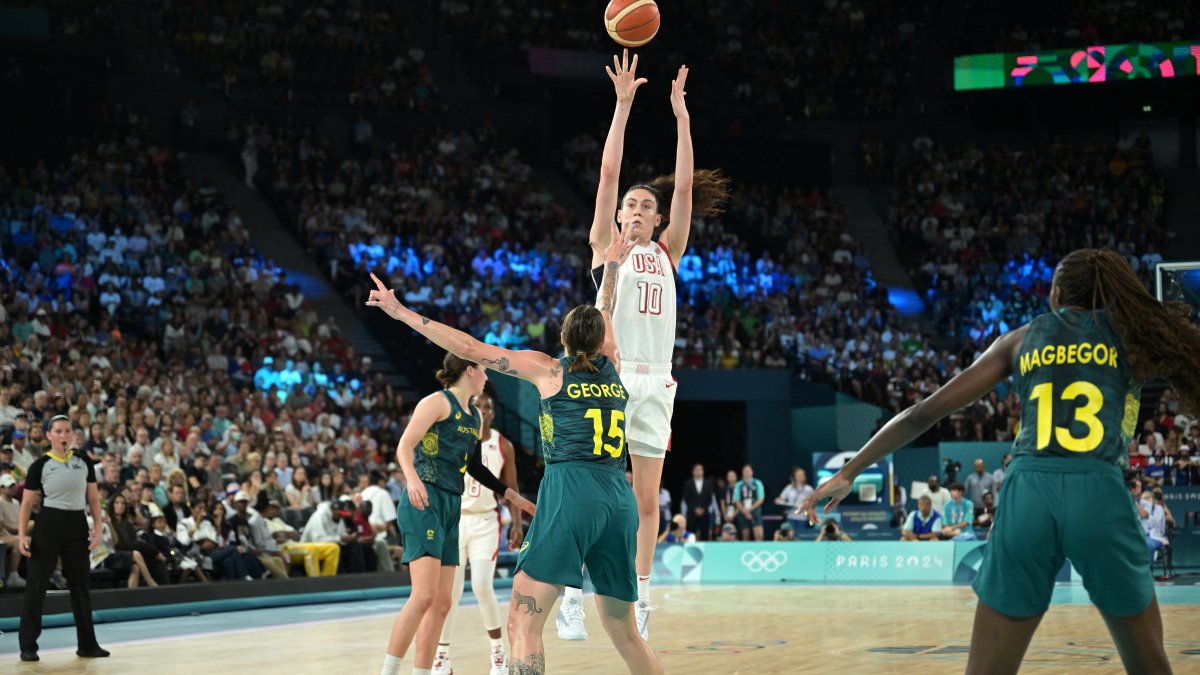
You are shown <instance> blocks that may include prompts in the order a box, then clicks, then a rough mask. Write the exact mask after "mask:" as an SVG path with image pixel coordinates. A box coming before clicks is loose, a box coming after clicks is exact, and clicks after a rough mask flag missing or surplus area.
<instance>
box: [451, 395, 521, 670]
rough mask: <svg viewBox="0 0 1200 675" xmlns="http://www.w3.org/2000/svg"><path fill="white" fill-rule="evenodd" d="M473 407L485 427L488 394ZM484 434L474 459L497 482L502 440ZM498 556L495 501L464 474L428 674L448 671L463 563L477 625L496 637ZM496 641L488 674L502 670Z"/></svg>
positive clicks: (489, 413) (489, 407)
mask: <svg viewBox="0 0 1200 675" xmlns="http://www.w3.org/2000/svg"><path fill="white" fill-rule="evenodd" d="M477 405H479V409H480V412H481V413H482V414H483V415H484V427H485V428H486V427H490V425H491V420H492V416H494V414H495V413H494V408H493V404H492V401H491V398H490V396H487V395H486V394H485V395H484V396H482V397H480V399H479V402H478V404H477ZM487 431H488V433H487V435H486V438H483V439H482V440H481V441H480V446H481V448H480V459H481V460H482V461H483V465H484V466H486V467H487V468H488V470H489V471H491V472H492V474H494V475H495V476H496V477H497V478H500V477H501V471H502V470H503V469H504V448H503V447H502V445H501V444H502V443H507V441H505V440H504V437H503V436H501V435H500V432H499V431H496V430H495V429H488V430H487ZM499 553H500V505H499V504H498V503H497V501H496V494H495V493H494V492H492V491H491V490H489V489H487V488H486V487H484V486H483V485H481V484H480V483H479V481H477V480H475V479H474V478H472V477H471V476H470V475H469V474H468V475H467V476H466V478H465V479H464V491H463V496H462V512H461V515H460V516H459V521H458V568H457V569H455V570H454V588H453V591H452V597H451V600H450V613H449V614H447V615H446V622H445V623H444V624H443V625H442V637H441V640H439V641H438V650H437V652H436V653H435V655H434V661H433V673H434V675H447V674H449V673H451V672H453V670H452V668H451V666H450V633H451V631H452V629H453V627H454V617H455V614H457V613H458V602H459V600H461V599H462V594H463V584H464V582H465V581H466V569H467V563H468V562H470V564H471V590H472V592H474V593H475V598H476V599H477V600H478V601H479V611H480V613H481V614H482V615H483V627H484V628H485V629H486V630H488V631H489V632H494V633H495V634H496V635H497V636H498V635H499V634H500V603H499V602H498V601H497V599H496V591H495V589H494V588H493V578H494V577H495V573H496V556H497V555H498V554H499ZM498 640H499V638H494V639H493V641H492V654H491V670H490V673H491V674H492V675H502V674H503V673H507V672H508V665H507V659H506V656H505V653H504V651H503V648H502V647H498V646H497V643H498Z"/></svg>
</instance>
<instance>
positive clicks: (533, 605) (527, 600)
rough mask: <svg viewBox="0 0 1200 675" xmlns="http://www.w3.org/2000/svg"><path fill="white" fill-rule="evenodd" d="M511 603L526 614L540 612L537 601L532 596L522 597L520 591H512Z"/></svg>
mask: <svg viewBox="0 0 1200 675" xmlns="http://www.w3.org/2000/svg"><path fill="white" fill-rule="evenodd" d="M513 602H515V603H517V608H518V609H524V610H525V613H526V614H541V613H542V610H541V608H539V607H538V606H537V600H536V599H534V597H533V596H532V595H524V594H522V593H521V592H520V591H513Z"/></svg>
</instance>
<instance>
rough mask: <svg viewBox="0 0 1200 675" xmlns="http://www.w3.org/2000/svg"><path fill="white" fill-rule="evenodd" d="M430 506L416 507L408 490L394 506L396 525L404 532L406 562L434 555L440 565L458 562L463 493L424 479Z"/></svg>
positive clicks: (401, 532) (402, 533)
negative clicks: (409, 498)
mask: <svg viewBox="0 0 1200 675" xmlns="http://www.w3.org/2000/svg"><path fill="white" fill-rule="evenodd" d="M425 492H426V493H428V494H429V506H426V507H425V509H424V510H423V511H421V510H417V508H416V507H414V506H413V505H412V504H410V503H409V501H408V491H407V490H405V492H404V496H402V497H401V498H400V504H399V505H398V506H397V507H396V526H397V527H398V528H399V529H400V534H401V535H403V536H404V558H403V561H404V562H405V563H410V562H412V561H414V560H416V559H417V558H421V557H423V556H427V555H428V556H433V557H434V558H437V559H438V560H441V561H442V565H457V564H458V520H459V510H460V509H461V505H462V495H455V494H450V493H449V492H446V491H445V490H442V489H441V488H436V487H433V486H432V485H429V484H428V483H426V485H425Z"/></svg>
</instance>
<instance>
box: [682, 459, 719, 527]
mask: <svg viewBox="0 0 1200 675" xmlns="http://www.w3.org/2000/svg"><path fill="white" fill-rule="evenodd" d="M680 494H681V495H682V497H680V500H679V511H680V513H682V514H684V516H685V527H686V529H688V530H690V531H692V532H695V533H696V536H697V538H699V539H700V541H708V540H709V538H711V537H712V529H713V525H712V511H713V509H714V505H715V504H716V490H715V489H714V488H713V482H712V479H711V478H706V477H705V476H704V465H703V464H699V463H697V464H695V465H694V466H692V477H691V479H690V480H688V481H686V482H685V483H684V484H683V490H682V491H681V492H680Z"/></svg>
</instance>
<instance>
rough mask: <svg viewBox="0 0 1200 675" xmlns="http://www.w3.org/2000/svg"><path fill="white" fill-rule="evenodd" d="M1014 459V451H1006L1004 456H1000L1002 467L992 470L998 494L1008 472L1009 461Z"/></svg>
mask: <svg viewBox="0 0 1200 675" xmlns="http://www.w3.org/2000/svg"><path fill="white" fill-rule="evenodd" d="M1011 461H1012V453H1011V452H1006V453H1004V457H1002V458H1000V468H998V469H996V470H995V471H993V472H992V480H994V481H995V483H996V489H995V490H994V492H995V493H996V494H999V493H1000V484H1001V483H1003V482H1004V476H1005V475H1006V474H1008V463H1009V462H1011Z"/></svg>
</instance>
